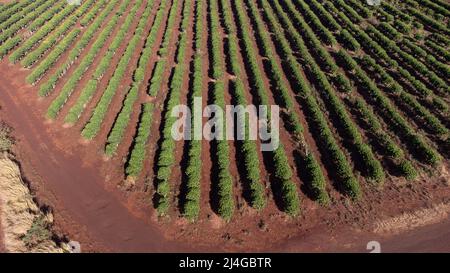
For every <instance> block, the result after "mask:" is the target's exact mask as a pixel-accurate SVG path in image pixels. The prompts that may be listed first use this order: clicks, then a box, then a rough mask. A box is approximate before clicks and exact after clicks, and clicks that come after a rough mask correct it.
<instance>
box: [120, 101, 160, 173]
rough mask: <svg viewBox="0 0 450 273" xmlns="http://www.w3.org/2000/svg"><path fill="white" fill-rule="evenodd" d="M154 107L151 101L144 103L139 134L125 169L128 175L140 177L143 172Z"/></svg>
mask: <svg viewBox="0 0 450 273" xmlns="http://www.w3.org/2000/svg"><path fill="white" fill-rule="evenodd" d="M153 108H154V106H153V104H151V103H144V104H143V105H142V111H141V118H140V121H139V125H138V130H137V135H136V136H135V138H134V146H133V149H132V151H131V154H130V159H129V160H128V163H127V167H126V169H125V173H126V175H127V177H138V176H139V175H140V173H141V172H142V167H143V165H144V159H145V153H146V151H147V149H148V147H147V142H148V138H149V136H150V130H151V127H152V113H153Z"/></svg>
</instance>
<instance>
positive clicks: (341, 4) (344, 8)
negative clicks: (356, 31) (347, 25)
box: [333, 0, 363, 24]
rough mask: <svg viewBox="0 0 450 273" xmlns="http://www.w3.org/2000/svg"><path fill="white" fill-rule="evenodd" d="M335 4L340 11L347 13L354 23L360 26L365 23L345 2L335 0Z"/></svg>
mask: <svg viewBox="0 0 450 273" xmlns="http://www.w3.org/2000/svg"><path fill="white" fill-rule="evenodd" d="M333 3H334V4H335V5H336V6H337V7H338V9H340V10H341V11H342V12H344V13H346V14H347V16H348V17H349V18H350V20H352V22H353V23H355V24H359V23H361V22H362V21H363V18H362V17H361V16H360V15H359V14H358V13H357V12H356V11H355V10H354V9H353V8H352V7H350V6H349V5H347V4H346V3H345V2H344V0H335V1H333Z"/></svg>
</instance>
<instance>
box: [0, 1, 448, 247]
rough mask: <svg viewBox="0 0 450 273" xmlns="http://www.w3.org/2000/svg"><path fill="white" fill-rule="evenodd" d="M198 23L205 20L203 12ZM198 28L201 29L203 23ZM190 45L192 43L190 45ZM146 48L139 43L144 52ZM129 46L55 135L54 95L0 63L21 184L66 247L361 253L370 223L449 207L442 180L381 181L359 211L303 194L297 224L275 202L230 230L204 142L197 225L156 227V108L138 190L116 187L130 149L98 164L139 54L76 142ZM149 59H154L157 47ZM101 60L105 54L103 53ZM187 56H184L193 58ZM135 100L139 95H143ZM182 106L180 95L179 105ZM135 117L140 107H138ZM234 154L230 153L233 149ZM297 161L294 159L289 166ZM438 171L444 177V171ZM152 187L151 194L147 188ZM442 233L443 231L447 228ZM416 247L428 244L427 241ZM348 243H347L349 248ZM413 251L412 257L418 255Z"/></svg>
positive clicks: (244, 210) (241, 217)
mask: <svg viewBox="0 0 450 273" xmlns="http://www.w3.org/2000/svg"><path fill="white" fill-rule="evenodd" d="M205 6H206V5H205ZM155 7H156V5H155ZM141 12H142V8H141ZM204 14H205V16H206V10H205V12H204ZM125 16H126V15H124V18H125ZM179 19H180V18H178V20H179ZM122 20H123V19H122ZM204 21H205V22H206V17H205V20H204ZM177 22H178V21H177ZM191 24H192V22H191ZM150 25H151V21H149V22H148V25H147V28H146V30H148V29H149V26H150ZM249 27H250V25H249ZM163 32H164V27H163V26H162V27H161V28H160V32H159V34H158V35H159V36H158V37H159V38H158V39H157V41H158V43H157V44H159V41H160V40H161V38H162V34H163ZM178 32H179V31H178V29H174V30H173V34H172V41H171V47H172V48H173V50H170V52H171V54H169V56H171V60H170V61H169V62H167V69H166V72H165V74H166V75H165V76H166V78H167V77H168V75H169V73H170V70H171V69H172V66H173V61H172V59H173V53H174V51H175V50H174V48H175V40H176V39H175V37H177V36H178ZM189 35H190V36H189V37H191V36H192V33H191V32H189ZM130 37H131V34H130ZM189 40H190V41H191V39H189ZM204 40H205V44H204V45H203V46H202V49H201V50H202V52H203V53H204V65H203V68H204V72H205V74H204V81H205V82H204V88H205V89H204V96H203V100H204V101H203V104H204V105H206V104H207V85H208V81H209V79H208V75H207V68H208V67H209V61H208V55H207V44H206V39H204ZM142 44H143V41H142V43H141V45H140V46H142ZM90 46H91V45H89V46H88V47H87V49H89V48H90ZM125 46H126V45H124V46H122V47H121V48H120V49H119V50H118V52H117V54H116V56H115V57H114V59H113V61H112V65H111V68H110V69H109V71H108V72H107V74H105V76H104V78H103V80H102V81H101V83H100V86H99V92H97V94H96V95H95V96H94V98H93V100H92V103H91V104H90V105H88V107H87V108H86V112H85V114H84V115H83V116H82V118H81V119H80V122H79V123H77V124H76V125H75V126H73V127H71V128H64V129H63V128H61V127H62V125H63V121H62V118H61V117H64V115H61V117H60V118H59V119H58V120H57V121H55V122H53V123H49V122H48V121H47V120H46V119H45V118H44V116H45V113H46V110H47V107H48V104H49V103H50V102H51V100H52V98H54V97H55V96H56V93H57V92H55V94H52V96H50V98H47V99H46V100H39V99H38V98H37V95H36V94H37V88H35V87H31V86H28V85H24V82H25V80H24V79H25V76H26V74H27V72H26V70H23V69H18V66H13V65H9V64H8V63H7V61H2V62H0V71H1V72H2V73H1V74H0V104H1V105H0V106H1V107H2V108H1V110H2V111H0V118H3V119H5V120H6V121H7V122H8V123H9V124H11V125H12V126H13V127H14V129H15V132H14V134H15V136H16V138H17V140H18V144H17V145H16V147H15V151H14V152H15V154H16V155H17V157H18V158H19V160H20V162H21V164H22V166H21V167H22V171H23V173H24V175H25V177H26V178H27V180H29V181H31V183H32V189H33V190H34V192H35V194H36V196H37V199H38V201H39V202H40V204H47V205H49V206H50V207H51V208H53V210H54V212H53V213H54V215H55V227H56V230H57V231H58V232H59V233H61V234H64V235H67V236H68V237H69V238H70V239H72V240H77V241H80V242H81V245H82V249H83V251H314V250H316V251H333V250H341V249H342V248H344V249H345V250H350V251H351V250H352V249H354V250H355V251H358V250H359V247H360V245H359V243H357V244H355V243H354V242H355V240H356V241H357V242H363V243H365V242H367V240H366V239H367V238H371V236H372V234H371V232H370V231H371V224H372V223H373V222H374V221H375V220H377V219H380V218H383V217H390V216H395V215H398V214H399V213H403V212H405V211H412V210H415V209H417V208H421V207H424V206H431V205H432V204H435V203H437V202H449V201H450V197H449V196H450V189H449V187H448V185H446V183H448V177H446V176H443V175H440V176H437V175H435V176H434V177H433V178H432V179H429V178H421V179H419V181H415V182H412V183H405V182H404V181H403V180H401V179H397V178H392V179H389V180H388V181H386V185H385V187H384V188H383V189H382V190H380V189H375V188H374V187H373V186H371V185H367V184H365V183H362V187H363V189H364V193H365V196H364V198H363V200H362V201H360V202H358V203H354V204H350V203H349V202H348V200H347V199H345V198H342V197H341V196H340V195H339V194H338V193H337V192H335V191H332V204H331V205H330V207H328V208H323V207H320V206H319V205H318V204H317V203H315V202H313V201H311V200H310V199H309V198H306V197H305V196H304V194H303V193H301V195H300V197H301V199H302V209H303V211H302V215H301V216H300V217H298V218H297V219H291V218H289V217H287V216H286V215H285V214H283V213H282V212H280V211H279V209H278V208H277V207H276V205H275V202H273V198H269V200H268V201H269V202H268V206H267V208H266V209H265V210H264V211H262V212H261V213H258V212H256V211H254V210H253V209H251V208H250V207H248V205H245V204H243V206H242V207H241V208H239V209H238V210H237V212H236V215H235V217H234V219H233V220H232V221H231V222H230V223H229V224H225V223H223V222H222V221H221V220H220V219H219V218H218V217H217V216H215V214H214V213H213V212H212V210H211V206H210V204H209V192H210V187H211V185H210V184H211V183H210V181H211V169H212V162H211V156H210V143H209V142H208V141H204V142H203V146H202V152H203V153H202V197H203V198H202V201H201V202H202V204H201V207H202V211H201V214H200V219H199V221H198V223H195V224H188V223H186V221H184V220H182V218H177V217H178V213H177V212H174V213H173V214H171V215H172V216H171V217H172V219H171V220H172V221H166V219H162V221H159V222H157V221H156V218H157V217H156V213H155V211H154V209H153V207H152V204H151V200H152V192H151V191H152V190H148V191H147V189H146V186H147V183H148V182H149V180H150V182H151V179H149V180H147V179H148V178H151V177H152V173H153V171H152V169H151V167H152V166H153V165H154V164H153V157H154V151H155V149H156V142H157V140H158V139H159V130H158V129H159V125H160V122H161V108H162V107H156V108H155V112H154V124H153V125H152V132H151V143H150V145H149V148H148V153H149V156H148V158H147V159H146V162H145V166H146V169H145V170H144V174H145V175H144V176H143V177H142V178H140V179H138V181H137V183H136V186H135V187H134V188H131V189H128V190H127V191H123V190H120V189H118V185H120V184H121V182H122V180H123V163H124V162H123V157H121V156H123V155H125V154H126V152H127V151H126V147H128V146H129V145H124V146H123V147H124V148H122V147H121V148H119V151H118V152H119V155H121V156H116V157H113V158H111V159H110V160H109V161H108V162H106V161H105V160H104V159H105V158H104V157H103V154H104V153H103V150H104V142H105V138H106V135H107V132H108V130H109V128H110V125H111V123H112V122H113V118H114V117H115V115H114V114H115V113H117V111H119V109H120V106H121V103H122V99H123V95H124V94H123V93H120V91H122V90H124V89H125V88H126V87H127V86H128V84H129V83H130V80H131V72H132V68H133V67H134V66H135V63H136V61H137V58H138V56H139V53H140V51H138V50H136V53H135V55H134V56H133V58H132V61H131V62H130V65H129V67H128V70H127V76H126V77H125V79H124V81H123V85H122V87H121V88H119V92H118V94H119V95H118V96H117V97H115V98H114V100H113V102H112V104H111V107H110V111H109V113H108V115H107V118H106V119H105V121H106V123H105V124H106V125H105V126H103V127H102V130H101V132H100V134H99V137H97V138H95V139H94V140H93V141H91V142H89V143H86V142H83V141H82V140H81V136H80V130H81V128H82V126H83V125H84V124H85V122H86V121H87V118H89V114H86V113H90V112H91V111H92V110H93V105H94V104H95V103H96V102H97V101H98V100H99V98H100V96H101V92H100V91H101V90H104V89H105V87H106V84H107V82H108V79H109V78H110V76H111V75H112V73H113V68H114V64H116V63H117V62H118V60H119V57H120V55H121V54H122V52H123V50H124V48H125ZM190 46H191V45H190ZM255 48H256V43H255ZM155 50H157V48H156V47H155V48H154V51H155ZM104 51H105V49H103V50H102V51H101V52H102V53H103V52H104ZM85 52H86V51H85ZM85 52H84V54H85ZM190 53H191V52H189V54H187V56H189V55H191V54H190ZM99 55H101V54H99ZM155 55H156V54H155ZM66 56H67V53H66V54H65V55H64V56H63V57H62V58H61V60H60V61H59V62H58V64H59V63H62V62H63V61H64V60H65V58H66ZM168 58H169V57H168ZM277 58H278V57H277ZM81 59H82V57H81V58H78V60H77V61H76V62H75V64H74V65H73V66H72V67H71V69H70V70H69V71H68V73H67V74H66V75H65V76H64V77H63V79H61V81H60V83H59V84H58V86H57V88H56V90H59V89H60V87H61V86H62V84H63V83H64V82H65V81H66V80H67V79H68V77H69V76H70V74H71V73H70V72H71V71H73V69H75V68H76V66H77V64H78V63H79V61H80V60H81ZM98 61H99V58H97V59H96V60H95V62H94V65H95V64H96V63H97V62H98ZM156 61H157V57H155V58H152V60H150V63H149V71H151V70H150V68H151V67H153V66H154V64H155V62H156ZM186 61H188V60H186ZM277 61H278V63H281V60H279V59H277ZM240 62H241V68H243V66H244V65H243V61H242V60H241V61H240ZM258 63H259V64H260V68H261V69H262V68H263V65H262V60H261V59H260V60H258ZM91 71H92V69H91V70H89V71H88V73H87V75H89V74H90V73H91ZM242 71H245V69H242ZM51 72H52V71H50V73H48V75H50V74H51ZM147 77H150V75H147ZM86 78H87V77H85V78H84V79H83V80H82V82H81V83H80V84H79V86H78V87H77V89H76V91H75V93H74V96H76V94H77V93H78V92H77V91H79V90H80V88H81V87H82V86H84V83H85V80H86ZM243 79H244V80H245V79H246V76H245V75H243ZM43 81H45V78H44V79H43ZM265 83H266V86H267V88H268V89H267V90H270V84H269V82H268V81H267V79H266V80H265ZM163 86H164V88H162V90H160V92H159V94H158V97H157V98H155V100H154V102H155V104H156V105H158V106H161V105H162V104H163V102H164V97H165V95H166V94H167V81H166V82H165V83H164V85H163ZM185 86H186V84H185ZM245 86H246V89H247V90H249V89H250V88H249V86H248V84H247V81H245ZM140 91H141V93H144V92H143V91H144V90H140ZM249 94H250V93H249V92H248V94H247V95H248V97H247V99H248V100H249V101H251V100H250V95H249ZM185 97H186V96H183V102H184V100H185ZM270 97H271V98H270V102H271V103H273V97H272V96H270ZM143 99H145V96H144V95H142V96H141V97H140V102H142V100H143ZM229 99H230V97H229V96H228V95H227V97H226V100H227V101H229ZM137 103H138V102H137ZM71 104H73V98H72V99H71V100H69V101H68V105H66V109H68V108H69V107H67V106H70V105H71ZM135 109H137V108H136V107H135ZM65 111H67V110H63V112H62V114H64V113H66V112H65ZM137 112H138V111H135V113H133V115H132V117H131V121H130V126H129V127H132V126H133V125H135V124H137V120H138V113H137ZM296 112H297V113H298V114H299V116H300V118H301V122H302V123H303V124H307V123H306V121H305V119H304V116H303V115H302V110H301V109H300V107H299V109H296ZM305 127H306V126H305ZM134 131H135V130H134V128H128V132H127V134H126V135H125V137H124V143H126V144H130V143H131V141H132V137H133V135H134ZM281 134H282V135H281V139H282V141H283V143H285V144H286V147H287V151H288V152H289V154H291V153H292V151H293V149H295V148H296V143H293V142H292V141H291V138H290V136H289V135H288V134H287V133H286V132H285V130H282V132H281ZM305 135H306V142H307V143H308V144H309V146H310V147H311V149H312V150H313V151H314V153H315V154H319V153H318V152H317V147H316V145H315V141H314V139H313V138H312V136H311V134H310V133H309V132H308V129H307V128H305ZM180 147H182V145H181V143H179V144H178V146H177V151H176V152H177V155H176V158H177V160H178V161H180V159H181V152H182V149H181V148H180ZM230 147H234V146H232V143H231V142H230ZM231 151H232V153H231V154H230V156H231V158H232V159H234V158H235V157H234V152H235V149H234V148H232V149H231ZM293 161H294V160H292V158H291V159H290V162H291V164H292V162H293ZM177 167H179V166H175V167H174V169H175V171H174V176H173V181H174V183H173V185H174V190H175V191H177V189H178V188H179V187H178V186H179V181H178V180H180V179H177V178H178V177H180V176H181V171H180V170H179V168H178V169H177ZM444 167H446V168H448V166H447V165H445V166H444ZM232 171H233V175H234V176H235V177H237V176H238V174H237V170H236V164H232ZM262 174H263V176H262V177H263V179H264V180H267V177H266V174H267V172H266V171H265V170H264V171H263V172H262ZM295 179H296V182H298V184H300V183H301V182H300V181H299V179H297V178H295ZM151 188H152V189H153V187H151ZM236 189H238V188H236ZM174 196H176V195H174ZM176 203H177V201H176V200H174V202H173V205H172V207H173V208H175V207H176ZM438 229H439V230H443V228H438ZM442 234H443V233H442ZM444 235H445V234H444ZM405 236H409V235H405ZM397 238H399V239H397V240H399V241H388V240H387V241H386V244H387V246H388V247H389V246H392V249H395V247H396V246H399V245H401V244H402V242H403V245H404V244H405V242H406V240H407V239H402V238H401V237H397ZM404 238H406V237H404ZM422 238H425V236H424V235H423V236H422ZM431 239H433V238H431ZM402 240H403V241H402ZM324 242H329V244H328V245H325V244H324ZM349 242H353V244H351V243H349ZM345 244H349V245H348V247H345ZM343 245H344V247H343ZM364 247H365V245H364ZM411 247H412V248H414V246H411ZM417 247H420V245H417Z"/></svg>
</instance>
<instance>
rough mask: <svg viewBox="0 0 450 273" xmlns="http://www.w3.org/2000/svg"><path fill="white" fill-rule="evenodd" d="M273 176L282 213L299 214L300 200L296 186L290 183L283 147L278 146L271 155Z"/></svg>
mask: <svg viewBox="0 0 450 273" xmlns="http://www.w3.org/2000/svg"><path fill="white" fill-rule="evenodd" d="M273 165H274V166H273V167H274V170H275V171H274V176H275V178H276V179H277V181H278V183H280V185H279V186H280V187H279V188H280V193H281V197H282V199H283V206H284V208H283V209H284V211H285V212H286V213H287V214H289V215H291V216H296V215H298V214H299V212H300V199H299V197H298V192H297V186H296V185H295V183H294V182H293V181H292V168H291V166H289V160H288V158H287V156H286V152H285V150H284V148H283V146H282V145H281V144H280V146H279V147H278V149H276V150H275V151H274V154H273Z"/></svg>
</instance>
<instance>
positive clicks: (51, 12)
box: [28, 1, 67, 32]
mask: <svg viewBox="0 0 450 273" xmlns="http://www.w3.org/2000/svg"><path fill="white" fill-rule="evenodd" d="M66 5H67V2H65V1H59V2H58V3H57V4H56V5H54V6H53V7H52V8H50V9H48V10H47V11H45V12H44V13H42V15H40V16H39V17H38V18H37V19H36V20H34V21H33V22H31V24H30V25H29V26H28V29H29V30H30V31H31V32H35V31H36V30H38V29H39V28H40V27H42V26H43V25H44V24H45V23H47V22H48V21H50V20H51V19H52V18H53V16H55V14H57V13H59V12H60V11H61V10H62V9H63V8H64V7H65V6H66Z"/></svg>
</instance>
